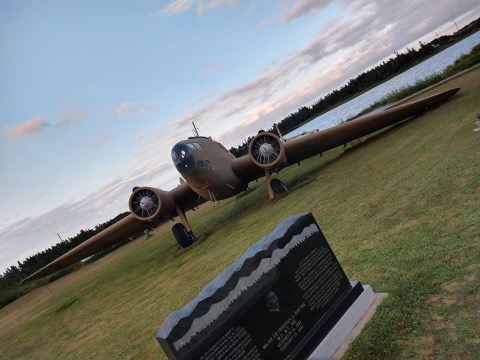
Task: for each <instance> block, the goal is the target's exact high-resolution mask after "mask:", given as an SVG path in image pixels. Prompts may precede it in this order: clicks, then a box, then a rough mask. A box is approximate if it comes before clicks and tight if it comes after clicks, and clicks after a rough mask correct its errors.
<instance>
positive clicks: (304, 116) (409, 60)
mask: <svg viewBox="0 0 480 360" xmlns="http://www.w3.org/2000/svg"><path fill="white" fill-rule="evenodd" d="M478 30H480V18H478V19H476V20H474V21H473V22H471V23H470V24H468V25H467V26H465V27H463V28H462V29H460V30H459V31H457V32H456V33H454V34H453V35H444V36H440V37H437V38H435V39H433V40H432V41H430V42H428V43H423V42H421V41H420V42H419V45H420V47H419V49H418V50H415V49H413V48H408V47H407V48H406V50H405V52H395V53H394V54H395V56H393V57H391V58H390V59H389V60H388V61H383V62H382V63H381V64H379V65H377V66H375V67H374V68H372V69H370V70H368V71H365V72H363V73H361V74H360V75H358V76H357V77H355V78H353V79H350V81H349V82H348V83H347V84H345V85H344V86H342V87H341V88H340V89H337V90H333V91H332V92H330V93H328V94H327V95H325V96H323V97H321V98H319V99H318V100H317V101H315V103H313V105H311V106H309V107H308V106H303V107H301V108H299V109H298V110H297V111H295V112H293V113H291V114H289V115H288V116H286V117H285V118H284V119H282V120H280V121H279V122H278V123H277V126H278V129H279V130H280V132H281V133H282V134H287V133H289V132H290V131H292V130H294V129H296V128H297V127H299V126H301V125H303V124H304V123H305V122H308V121H310V120H312V119H313V118H316V117H318V116H320V115H321V114H323V113H325V112H327V111H329V110H331V109H333V108H334V107H336V106H338V105H340V104H342V103H343V102H345V101H348V100H349V99H351V98H353V97H355V96H357V95H359V94H360V93H362V92H364V91H366V90H368V89H370V88H372V87H374V86H376V85H378V84H379V83H381V82H384V81H386V80H388V79H389V78H391V77H393V76H395V75H398V74H399V73H401V72H403V71H405V70H407V69H408V68H410V67H412V66H414V65H416V64H417V63H420V62H421V61H423V60H425V59H426V58H428V57H431V56H432V55H434V54H436V53H438V52H440V51H441V50H443V49H445V48H446V47H447V46H449V45H451V44H453V43H455V42H458V41H460V40H461V39H463V38H465V37H466V36H468V35H470V34H473V33H475V32H476V31H478ZM268 131H269V132H272V133H276V131H275V130H274V128H271V129H269V130H268ZM252 138H253V137H249V138H248V139H247V140H246V141H244V142H243V143H242V144H240V145H239V146H237V147H232V148H230V152H231V153H232V154H233V155H235V156H236V157H240V156H243V155H245V154H247V153H248V145H249V143H250V140H251V139H252Z"/></svg>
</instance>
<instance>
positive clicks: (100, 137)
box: [92, 134, 110, 145]
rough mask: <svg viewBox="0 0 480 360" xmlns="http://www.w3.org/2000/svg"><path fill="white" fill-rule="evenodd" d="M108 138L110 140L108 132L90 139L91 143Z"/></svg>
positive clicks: (99, 142)
mask: <svg viewBox="0 0 480 360" xmlns="http://www.w3.org/2000/svg"><path fill="white" fill-rule="evenodd" d="M108 140H110V135H108V134H102V135H100V136H97V137H96V138H95V139H93V140H92V144H95V145H97V144H102V143H104V142H107V141H108Z"/></svg>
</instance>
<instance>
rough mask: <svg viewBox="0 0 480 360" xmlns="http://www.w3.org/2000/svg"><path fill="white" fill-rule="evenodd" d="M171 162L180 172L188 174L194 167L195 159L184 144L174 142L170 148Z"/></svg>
mask: <svg viewBox="0 0 480 360" xmlns="http://www.w3.org/2000/svg"><path fill="white" fill-rule="evenodd" d="M172 160H173V164H174V165H175V167H176V168H177V170H178V172H179V173H181V174H188V173H191V172H192V171H193V169H194V168H195V159H194V158H193V155H192V152H191V151H190V148H189V147H188V146H187V145H185V144H176V145H175V146H174V147H173V149H172Z"/></svg>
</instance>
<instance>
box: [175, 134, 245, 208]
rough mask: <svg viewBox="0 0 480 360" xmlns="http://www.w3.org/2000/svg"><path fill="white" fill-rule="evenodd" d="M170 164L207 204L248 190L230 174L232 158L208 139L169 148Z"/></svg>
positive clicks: (242, 182) (185, 141)
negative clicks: (207, 201) (170, 149)
mask: <svg viewBox="0 0 480 360" xmlns="http://www.w3.org/2000/svg"><path fill="white" fill-rule="evenodd" d="M171 155H172V160H173V164H174V165H175V167H176V168H177V170H178V172H179V173H180V175H182V177H183V179H184V180H185V181H186V182H187V183H188V185H189V186H190V187H191V188H192V190H193V191H195V192H196V193H197V194H199V195H200V196H202V197H203V198H205V199H207V200H210V201H218V200H222V199H226V198H229V197H231V196H234V195H236V194H238V193H240V192H242V191H244V190H245V189H246V188H247V185H248V184H247V183H245V182H244V181H242V179H240V178H239V177H238V176H237V175H236V174H235V173H234V172H233V170H232V166H231V162H232V160H234V159H235V156H234V155H233V154H232V153H230V152H229V151H228V150H227V149H226V148H225V147H224V146H223V145H222V144H220V143H218V142H216V141H213V140H212V139H211V138H209V137H208V138H207V137H203V136H197V137H191V138H188V139H187V140H183V141H180V142H178V143H177V144H175V146H174V147H173V148H172V153H171Z"/></svg>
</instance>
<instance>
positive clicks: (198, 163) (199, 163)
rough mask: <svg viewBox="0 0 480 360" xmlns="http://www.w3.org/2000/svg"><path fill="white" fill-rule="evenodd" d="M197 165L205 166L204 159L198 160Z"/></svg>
mask: <svg viewBox="0 0 480 360" xmlns="http://www.w3.org/2000/svg"><path fill="white" fill-rule="evenodd" d="M197 165H198V167H201V168H204V167H205V163H204V162H203V160H200V161H197Z"/></svg>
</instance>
